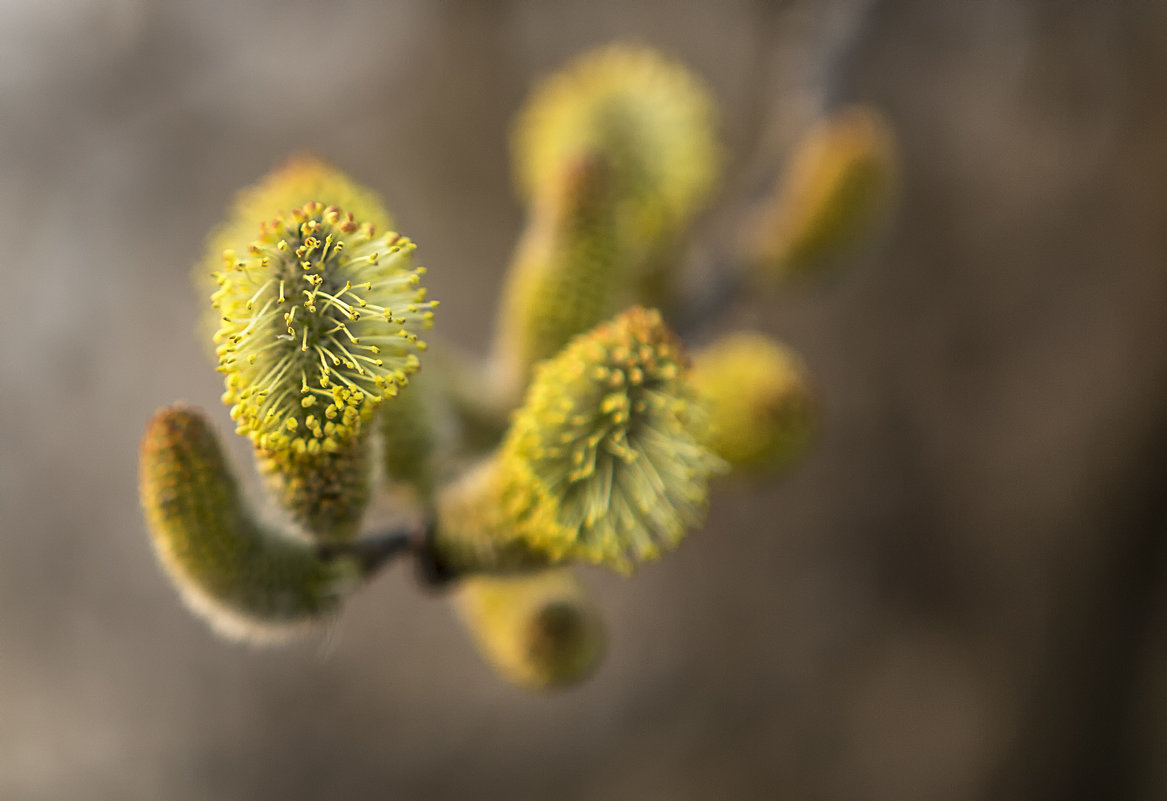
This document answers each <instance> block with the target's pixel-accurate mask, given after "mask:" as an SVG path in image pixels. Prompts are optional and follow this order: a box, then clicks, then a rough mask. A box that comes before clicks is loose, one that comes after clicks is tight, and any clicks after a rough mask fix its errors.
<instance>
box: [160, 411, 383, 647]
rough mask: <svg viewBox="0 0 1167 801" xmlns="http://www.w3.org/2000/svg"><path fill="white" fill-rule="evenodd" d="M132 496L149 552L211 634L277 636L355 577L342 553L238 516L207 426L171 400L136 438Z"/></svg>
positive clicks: (315, 613)
mask: <svg viewBox="0 0 1167 801" xmlns="http://www.w3.org/2000/svg"><path fill="white" fill-rule="evenodd" d="M140 481H141V500H142V508H143V510H144V511H145V515H146V520H147V523H148V524H149V528H150V534H151V538H152V540H153V543H154V548H155V551H156V552H157V554H158V559H159V561H160V562H161V564H162V566H163V568H164V569H165V570H166V573H167V574H168V575H169V577H170V579H171V580H172V581H173V582H174V584H175V586H176V587H177V588H178V590H179V591H180V593H181V594H182V597H183V598H184V600H185V601H186V602H187V605H188V606H190V607H191V609H192V610H194V611H195V612H196V613H198V614H200V615H202V616H203V617H205V618H206V619H207V621H208V622H209V623H210V624H211V626H212V627H213V628H214V629H216V630H217V631H218V632H220V633H222V634H225V635H227V636H232V637H236V638H246V639H258V640H271V639H279V638H282V637H284V636H287V635H289V634H294V633H296V632H297V631H299V630H302V629H303V627H304V624H306V623H309V622H311V621H314V620H317V619H319V618H321V617H322V616H325V615H328V614H329V613H330V612H332V611H334V610H335V609H336V607H337V604H338V602H339V600H340V598H341V597H342V596H343V595H344V594H345V593H346V592H347V591H349V590H351V589H352V588H353V587H354V586H355V585H356V583H357V581H358V580H359V578H360V572H361V571H360V567H359V565H358V564H357V563H356V562H355V561H354V560H350V559H346V558H344V557H340V558H336V559H331V560H330V559H323V558H321V557H319V556H318V555H317V553H316V551H315V549H314V548H313V547H312V546H310V545H308V544H306V543H303V542H300V541H294V540H290V539H285V538H283V537H281V536H279V535H278V534H272V533H270V532H268V531H265V530H264V529H263V528H261V527H260V526H259V525H258V524H257V523H256V522H255V521H254V520H253V519H252V517H251V515H250V514H249V513H248V510H247V509H246V508H245V506H244V504H243V502H242V500H241V499H240V495H239V491H238V489H237V488H236V485H235V481H234V478H233V477H232V476H231V474H230V471H229V470H228V468H227V465H226V463H225V462H224V460H223V455H222V453H221V452H220V450H219V444H218V442H217V440H216V438H215V436H214V432H213V431H212V430H211V429H210V428H209V426H208V425H207V423H206V421H205V420H204V419H203V417H202V416H201V415H200V414H199V413H197V412H195V411H193V410H191V409H187V408H184V407H181V406H174V407H170V408H164V409H161V410H160V411H159V412H158V413H157V414H156V415H155V416H154V418H153V419H152V420H151V421H150V423H149V425H148V426H147V428H146V433H145V436H144V437H143V438H142V446H141V463H140Z"/></svg>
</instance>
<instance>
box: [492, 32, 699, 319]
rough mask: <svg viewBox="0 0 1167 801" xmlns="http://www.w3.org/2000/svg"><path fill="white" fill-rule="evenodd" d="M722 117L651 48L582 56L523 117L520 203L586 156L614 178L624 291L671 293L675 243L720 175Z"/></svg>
mask: <svg viewBox="0 0 1167 801" xmlns="http://www.w3.org/2000/svg"><path fill="white" fill-rule="evenodd" d="M716 128H717V125H716V112H715V109H714V105H713V102H712V98H711V97H710V95H709V92H708V90H707V89H706V88H705V86H704V85H703V84H702V82H701V81H700V80H699V79H698V78H697V77H696V76H694V75H693V74H691V73H690V72H689V71H688V70H686V69H685V68H684V67H683V66H681V65H680V64H678V63H676V62H673V61H671V60H669V59H667V58H665V57H664V56H662V55H661V54H660V53H658V52H656V51H654V50H651V49H649V48H646V47H640V46H635V45H610V46H608V47H604V48H600V49H598V50H594V51H592V52H589V53H585V54H584V55H582V56H580V57H579V58H578V59H576V60H575V61H573V62H572V63H571V64H569V65H567V66H566V67H565V68H563V69H562V70H560V71H559V72H557V73H556V74H555V75H553V76H551V77H550V78H549V79H547V80H546V81H544V82H543V83H542V84H540V85H539V86H538V87H537V88H536V90H535V91H534V92H533V93H532V95H531V97H530V98H529V99H528V101H527V103H526V104H525V105H524V107H523V110H522V112H521V113H520V116H519V120H518V124H517V125H516V127H515V132H514V136H513V139H512V154H513V161H514V164H515V170H516V176H517V182H518V186H519V189H520V193H521V194H522V196H523V197H524V198H525V199H526V200H528V201H529V202H535V201H536V200H537V199H538V197H539V196H540V194H542V193H543V192H544V191H545V188H546V187H548V186H549V185H554V184H555V183H556V182H557V181H559V180H560V179H561V176H562V173H563V170H564V169H565V167H566V165H568V164H570V163H571V162H572V161H574V160H575V159H577V158H579V156H580V155H581V154H584V153H590V154H595V155H597V156H600V157H602V158H603V159H604V160H605V162H606V163H607V165H608V170H609V172H610V174H611V179H610V183H611V191H612V196H613V202H612V212H613V213H614V214H615V216H616V219H617V221H618V224H619V227H620V233H619V236H618V239H619V247H620V251H619V252H620V257H621V260H622V262H623V263H624V264H626V265H627V267H626V269H627V271H628V277H627V281H628V282H629V285H630V286H633V285H636V286H637V287H638V290H637V295H636V296H637V297H639V298H640V299H641V302H645V303H649V304H650V305H656V304H657V303H658V301H659V300H660V298H658V297H654V296H652V295H650V296H647V297H646V296H645V294H644V292H645V291H652V292H654V293H656V292H658V290H659V291H663V290H664V288H665V287H664V284H663V282H662V280H661V278H662V272H663V273H668V272H669V271H670V268H671V267H672V266H673V265H672V259H671V257H672V256H673V253H674V248H675V245H676V242H677V240H678V238H679V236H680V235H681V233H682V232H683V230H684V228H685V227H686V225H687V224H688V223H689V222H690V221H691V220H692V218H693V216H694V215H695V214H696V212H698V211H699V210H700V208H701V207H702V205H703V204H704V202H705V201H706V199H707V198H708V196H709V194H710V190H711V189H712V187H713V185H714V183H715V181H716V179H717V176H718V173H719V170H720V165H721V160H722V159H721V146H720V144H719V142H718V136H717V131H716Z"/></svg>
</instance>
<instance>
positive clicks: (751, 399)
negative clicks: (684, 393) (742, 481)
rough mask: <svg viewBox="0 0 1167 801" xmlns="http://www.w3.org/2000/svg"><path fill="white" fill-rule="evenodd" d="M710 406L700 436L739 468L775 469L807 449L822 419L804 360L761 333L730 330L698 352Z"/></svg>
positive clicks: (698, 375) (698, 378) (696, 368)
mask: <svg viewBox="0 0 1167 801" xmlns="http://www.w3.org/2000/svg"><path fill="white" fill-rule="evenodd" d="M689 378H690V382H691V383H692V385H693V387H694V390H695V391H696V393H697V397H698V399H699V400H700V401H701V403H702V404H703V405H704V406H705V410H706V414H705V424H704V425H703V427H702V436H701V441H702V442H703V443H704V444H705V445H706V446H707V447H708V448H709V449H710V450H711V451H713V452H714V453H715V454H717V455H718V456H719V457H721V458H722V459H724V460H725V461H726V462H727V463H728V464H729V465H730V467H731V468H732V469H734V470H735V471H741V472H759V471H764V470H777V469H781V468H784V467H787V466H788V465H790V464H792V463H793V462H794V461H796V460H797V459H798V458H799V457H801V456H802V455H803V453H805V451H806V448H807V445H808V444H809V443H810V441H811V440H812V439H813V436H814V433H815V431H816V430H817V427H818V406H817V404H816V402H815V398H814V395H813V393H812V392H811V389H810V384H809V379H808V376H807V372H806V368H805V367H804V366H803V364H802V362H801V361H800V360H799V359H798V357H797V356H795V355H794V354H793V353H792V352H791V351H789V350H787V349H786V348H784V347H782V346H781V345H778V344H777V343H775V342H773V341H772V340H770V339H769V338H767V337H765V336H763V335H762V334H753V333H744V332H743V333H735V334H730V335H728V336H725V337H723V338H721V339H719V340H717V341H716V342H714V343H713V344H711V345H709V346H708V347H706V348H703V349H702V350H699V351H697V352H696V353H694V355H693V367H692V370H691V371H690V374H689Z"/></svg>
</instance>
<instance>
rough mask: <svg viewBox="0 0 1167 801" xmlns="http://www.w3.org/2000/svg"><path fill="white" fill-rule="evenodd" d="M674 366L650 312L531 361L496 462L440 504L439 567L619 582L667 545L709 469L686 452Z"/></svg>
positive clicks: (688, 429)
mask: <svg viewBox="0 0 1167 801" xmlns="http://www.w3.org/2000/svg"><path fill="white" fill-rule="evenodd" d="M685 367H686V364H685V355H684V353H683V351H682V349H681V345H680V343H679V341H678V340H677V339H676V337H675V336H674V335H673V333H672V332H671V331H670V330H669V329H668V328H667V327H666V326H665V324H664V323H663V322H662V321H661V318H660V315H659V313H657V312H655V311H648V310H645V309H642V308H638V307H637V308H632V309H629V310H628V311H625V312H623V313H622V314H620V315H618V316H617V317H616V318H614V319H613V320H612V321H610V322H607V323H604V324H602V325H599V326H597V327H596V328H594V329H592V330H591V331H589V332H587V333H585V334H581V335H580V336H578V337H576V338H575V339H574V340H572V342H571V343H569V344H568V346H567V347H566V348H564V349H563V350H562V351H561V352H560V353H559V354H558V355H557V356H555V358H553V359H550V360H548V361H545V362H543V363H541V364H540V365H539V366H538V367H537V368H536V370H535V377H534V379H533V381H532V383H531V387H530V389H529V390H528V392H527V397H526V400H525V402H524V404H523V406H522V407H521V408H520V409H519V410H518V411H517V412H516V413H515V415H514V418H513V421H512V424H511V428H510V431H509V432H508V434H507V437H506V440H505V441H504V443H503V445H502V446H501V449H500V451H499V452H498V454H497V455H496V456H495V457H494V458H493V460H492V461H491V462H489V463H487V464H486V465H485V466H484V467H483V468H482V469H481V470H480V471H478V472H477V473H475V474H472V475H471V476H469V477H467V479H466V482H467V483H466V484H464V485H462V486H457V485H456V486H455V487H453V488H451V489H450V490H449V492H448V493H447V494H446V495H445V496H444V498H443V499H441V500H440V501H439V509H438V513H439V514H438V516H439V520H438V531H437V537H436V540H435V543H436V548H437V550H438V552H439V558H442V559H445V560H446V561H447V562H448V563H450V566H451V567H452V569H453V570H455V571H459V570H462V571H473V570H477V569H488V570H491V569H505V568H507V567H514V566H529V565H530V564H532V563H534V562H537V561H538V559H540V558H542V559H543V560H544V561H545V562H548V563H555V562H564V561H575V560H582V561H587V562H592V563H595V564H602V565H606V566H609V567H612V568H614V569H616V570H620V571H623V572H629V571H631V569H632V568H633V567H634V566H635V564H636V563H638V562H642V561H645V560H650V559H655V558H657V557H659V556H660V555H661V553H662V552H663V551H665V550H667V549H669V548H672V547H675V546H676V545H677V544H678V543H679V542H680V540H681V539H682V537H683V536H684V533H685V531H686V529H687V528H689V527H691V526H694V525H696V524H698V523H699V522H700V520H701V518H702V516H703V512H704V507H705V504H706V501H707V495H708V480H709V477H710V474H711V473H713V472H714V471H716V470H718V469H719V468H720V467H721V462H720V460H719V459H717V457H716V456H714V455H713V454H712V453H710V452H709V451H708V450H707V449H706V448H705V447H704V446H703V445H701V443H700V442H698V441H697V438H696V436H697V435H696V430H697V427H698V421H697V420H695V419H694V416H695V415H698V414H699V409H698V407H697V406H696V405H695V403H694V402H693V400H692V398H691V396H690V391H689V388H688V385H687V383H686V381H685V375H684V373H685Z"/></svg>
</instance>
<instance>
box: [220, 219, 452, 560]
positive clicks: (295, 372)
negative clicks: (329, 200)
mask: <svg viewBox="0 0 1167 801" xmlns="http://www.w3.org/2000/svg"><path fill="white" fill-rule="evenodd" d="M414 250H415V246H414V244H413V243H412V242H411V241H410V240H409V239H407V238H406V237H403V236H401V235H400V234H397V233H395V232H392V231H389V232H384V233H382V232H379V231H377V229H376V228H375V226H373V225H372V224H370V223H367V222H362V221H359V220H357V219H356V218H355V217H354V215H353V214H352V213H350V212H348V211H346V210H344V209H341V208H339V207H337V206H327V207H325V206H323V205H321V204H320V203H316V202H310V203H307V204H305V205H304V206H301V207H299V208H295V209H291V210H290V211H288V212H281V213H280V214H277V215H276V216H275V217H274V218H272V219H271V220H269V221H266V222H263V223H261V224H259V225H258V226H257V233H256V238H255V239H254V240H253V241H252V242H251V244H250V245H248V248H247V250H246V251H245V252H243V253H236V252H234V251H227V252H226V253H225V254H224V256H223V265H222V268H221V269H220V270H219V272H218V273H216V279H217V282H218V285H219V288H218V290H216V292H215V293H214V295H212V297H211V300H212V304H213V306H214V308H215V309H216V311H217V312H218V313H219V315H220V325H219V330H218V331H217V332H216V334H215V342H216V343H217V345H218V347H217V353H218V356H219V370H220V372H222V373H223V374H224V376H225V378H224V384H225V389H226V391H225V392H224V394H223V402H224V403H226V404H228V405H229V406H230V407H231V417H232V419H233V420H235V422H236V424H237V426H238V427H237V429H236V431H237V433H240V434H245V435H247V436H248V437H249V438H250V439H251V441H252V443H253V444H254V445H255V449H256V455H257V458H258V460H259V463H260V468H261V470H262V471H263V472H264V473H265V474H267V475H268V477H269V480H270V481H271V482H272V484H273V486H274V487H275V488H276V493H275V495H276V498H277V500H279V501H280V502H281V505H283V507H284V508H285V509H286V510H287V511H289V512H290V513H291V514H292V517H293V518H294V519H295V521H296V522H297V523H299V524H301V526H302V527H303V528H304V529H305V530H306V533H308V534H309V535H311V536H314V537H316V538H318V539H321V540H326V541H336V540H343V539H348V538H350V537H351V536H352V535H353V534H354V533H355V530H356V522H357V521H358V520H359V518H360V514H361V511H362V510H363V508H364V502H365V500H366V499H367V495H368V477H367V469H368V467H369V464H370V462H369V460H368V458H367V455H366V452H365V448H364V445H363V443H364V441H365V439H366V431H365V429H366V427H367V425H368V422H369V421H370V419H371V418H372V417H373V415H374V413H375V411H376V410H377V409H378V408H379V407H380V405H381V403H382V402H383V401H385V400H387V399H389V398H393V397H395V396H396V395H397V393H398V389H399V388H400V387H403V386H405V384H406V383H407V382H408V380H409V376H410V375H412V374H413V373H414V372H415V371H416V370H417V369H418V367H419V366H420V360H419V357H418V353H420V352H421V351H422V350H424V349H425V342H423V341H422V340H421V339H420V337H419V333H420V332H422V331H424V330H425V329H427V328H428V327H429V326H430V324H431V321H432V319H433V308H434V306H436V305H437V304H436V303H435V302H433V301H429V300H426V290H425V289H424V288H422V287H420V285H419V284H420V280H421V276H422V274H423V273H424V272H425V271H424V268H421V267H416V266H415V265H414V264H413V252H414Z"/></svg>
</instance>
